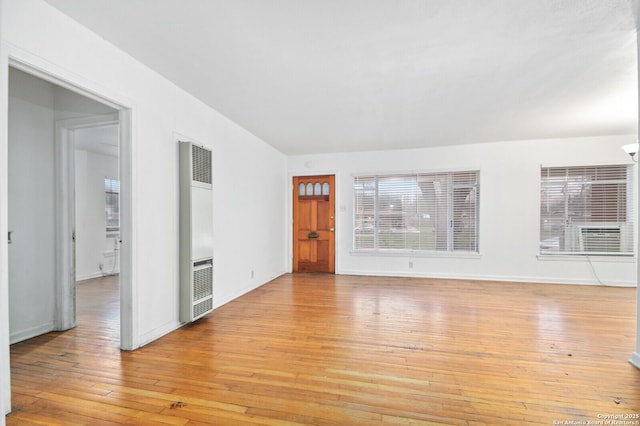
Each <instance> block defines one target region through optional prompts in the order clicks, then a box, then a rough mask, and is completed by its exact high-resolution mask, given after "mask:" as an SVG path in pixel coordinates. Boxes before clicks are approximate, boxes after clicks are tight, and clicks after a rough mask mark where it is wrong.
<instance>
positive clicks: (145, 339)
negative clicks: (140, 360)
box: [136, 272, 286, 349]
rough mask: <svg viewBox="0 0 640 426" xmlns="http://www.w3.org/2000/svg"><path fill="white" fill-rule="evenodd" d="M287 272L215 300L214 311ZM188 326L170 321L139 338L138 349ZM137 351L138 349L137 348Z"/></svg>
mask: <svg viewBox="0 0 640 426" xmlns="http://www.w3.org/2000/svg"><path fill="white" fill-rule="evenodd" d="M285 274H286V272H282V273H278V274H275V275H273V276H272V277H271V278H269V279H267V280H266V281H264V282H261V284H257V285H255V286H249V287H246V288H244V289H242V290H240V291H239V292H236V293H234V294H233V295H232V296H229V297H226V298H224V299H220V300H215V299H214V304H213V309H214V310H215V309H217V308H219V307H221V306H223V305H226V304H227V303H229V302H231V301H233V300H235V299H237V298H238V297H241V296H243V295H245V294H247V293H249V292H251V291H253V290H255V289H257V288H260V287H262V286H263V285H265V284H267V283H269V282H271V281H273V280H274V279H276V278H278V277H280V276H282V275H285ZM185 324H188V323H186V322H185V323H181V322H179V321H169V322H167V323H165V324H163V325H161V326H160V327H156V328H154V329H153V330H150V331H147V332H146V333H143V334H140V335H139V336H138V341H139V342H140V345H139V346H138V348H140V347H142V346H144V345H146V344H149V343H151V342H153V341H154V340H157V339H159V338H161V337H163V336H165V335H167V334H169V333H171V332H172V331H175V330H177V329H178V328H180V327H182V326H183V325H185ZM136 349H137V348H136Z"/></svg>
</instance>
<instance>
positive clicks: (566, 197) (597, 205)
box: [540, 165, 633, 255]
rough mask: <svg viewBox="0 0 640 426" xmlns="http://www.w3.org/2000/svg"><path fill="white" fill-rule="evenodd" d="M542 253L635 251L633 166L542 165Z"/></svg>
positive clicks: (615, 253) (613, 252)
mask: <svg viewBox="0 0 640 426" xmlns="http://www.w3.org/2000/svg"><path fill="white" fill-rule="evenodd" d="M540 181H541V185H540V253H541V254H573V255H632V254H633V183H632V182H633V167H632V166H629V165H613V166H589V167H543V168H542V169H541V175H540Z"/></svg>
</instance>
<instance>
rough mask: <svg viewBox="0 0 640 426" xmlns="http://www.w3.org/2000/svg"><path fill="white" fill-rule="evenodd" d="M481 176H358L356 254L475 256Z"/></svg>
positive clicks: (469, 173)
mask: <svg viewBox="0 0 640 426" xmlns="http://www.w3.org/2000/svg"><path fill="white" fill-rule="evenodd" d="M479 190H480V188H479V172H478V171H466V172H448V173H418V174H394V175H370V176H356V177H355V178H354V181H353V195H354V228H353V247H354V250H362V251H385V250H398V251H402V250H404V251H449V252H452V251H467V252H477V251H478V228H479V226H478V225H479V224H478V220H479V216H478V207H479Z"/></svg>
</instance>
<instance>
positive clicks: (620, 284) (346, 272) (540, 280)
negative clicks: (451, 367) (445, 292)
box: [337, 270, 637, 287]
mask: <svg viewBox="0 0 640 426" xmlns="http://www.w3.org/2000/svg"><path fill="white" fill-rule="evenodd" d="M337 273H338V274H340V275H363V276H377V277H406V278H434V279H446V280H473V281H504V282H521V283H541V284H575V285H600V284H599V283H598V282H595V281H589V280H583V279H567V278H549V277H536V276H532V277H527V276H510V275H466V274H443V273H427V272H425V273H421V272H403V271H371V270H365V271H360V270H340V271H338V272H337ZM605 284H606V285H608V286H611V287H637V284H636V282H635V281H626V280H612V281H607V282H606V283H605Z"/></svg>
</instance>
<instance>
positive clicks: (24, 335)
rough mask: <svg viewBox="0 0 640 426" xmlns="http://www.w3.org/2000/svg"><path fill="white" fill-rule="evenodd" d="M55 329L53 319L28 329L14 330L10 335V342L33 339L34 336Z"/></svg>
mask: <svg viewBox="0 0 640 426" xmlns="http://www.w3.org/2000/svg"><path fill="white" fill-rule="evenodd" d="M53 330H55V327H54V323H53V321H51V322H49V323H45V324H40V325H38V326H35V327H30V328H28V329H26V330H20V331H17V332H13V333H11V334H10V335H9V344H10V345H13V344H14V343H18V342H22V341H23V340H27V339H31V338H32V337H36V336H40V335H41V334H45V333H49V332H50V331H53Z"/></svg>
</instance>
